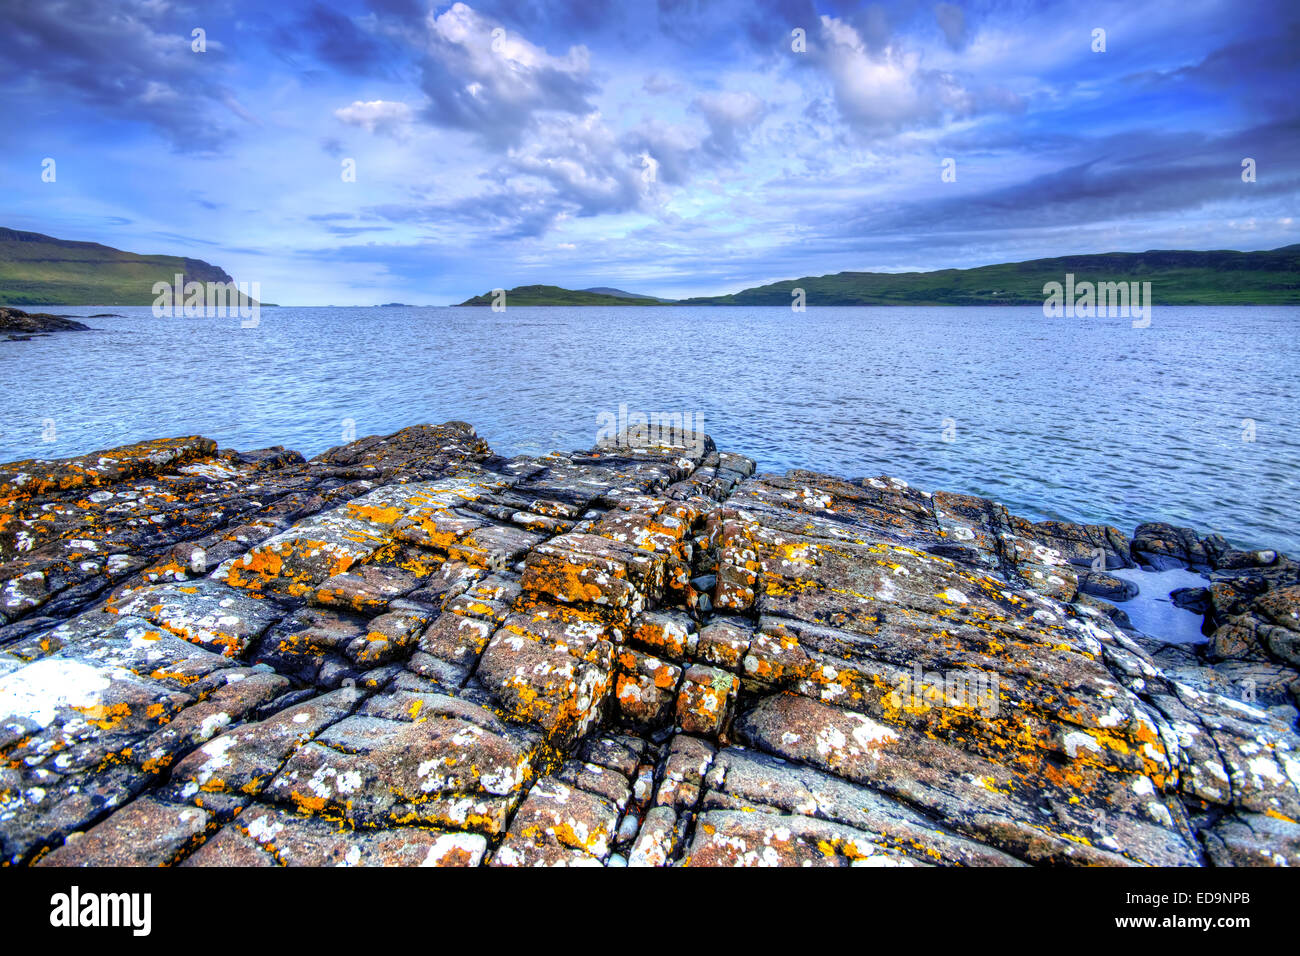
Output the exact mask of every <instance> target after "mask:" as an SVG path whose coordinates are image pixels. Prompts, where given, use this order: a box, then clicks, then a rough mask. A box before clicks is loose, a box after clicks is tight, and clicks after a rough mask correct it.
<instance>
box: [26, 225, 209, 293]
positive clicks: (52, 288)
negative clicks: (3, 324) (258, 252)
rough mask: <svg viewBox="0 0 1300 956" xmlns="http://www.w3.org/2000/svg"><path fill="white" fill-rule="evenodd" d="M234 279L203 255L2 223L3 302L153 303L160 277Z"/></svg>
mask: <svg viewBox="0 0 1300 956" xmlns="http://www.w3.org/2000/svg"><path fill="white" fill-rule="evenodd" d="M178 273H179V274H181V275H183V276H184V277H185V279H184V281H185V282H190V281H194V282H204V283H206V282H230V281H231V278H230V276H229V275H227V274H226V272H225V270H224V269H220V268H218V267H217V266H214V265H212V264H211V263H208V262H204V261H203V260H202V259H189V258H185V257H182V256H164V255H137V254H135V253H133V252H123V251H122V250H120V249H114V248H112V247H110V246H102V245H100V244H99V243H97V242H75V241H73V240H69V239H55V238H53V237H52V236H44V235H41V234H40V233H38V232H19V231H18V230H16V229H4V228H0V305H152V304H153V301H154V294H153V285H154V283H155V282H167V283H169V284H170V283H172V282H174V281H175V278H176V275H177V274H178Z"/></svg>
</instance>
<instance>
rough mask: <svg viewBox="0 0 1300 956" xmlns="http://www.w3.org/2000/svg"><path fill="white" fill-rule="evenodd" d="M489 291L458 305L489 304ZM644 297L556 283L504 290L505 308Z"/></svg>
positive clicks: (634, 302)
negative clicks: (584, 290)
mask: <svg viewBox="0 0 1300 956" xmlns="http://www.w3.org/2000/svg"><path fill="white" fill-rule="evenodd" d="M492 300H493V296H492V293H491V292H485V293H483V294H482V295H476V296H474V297H473V298H472V299H466V300H465V301H464V302H461V303H460V305H491V304H492ZM649 304H651V303H648V302H646V301H645V300H644V299H628V298H625V297H623V296H620V295H607V294H606V293H603V292H583V291H581V290H579V289H562V288H560V287H559V286H558V285H520V286H515V287H514V288H513V289H507V290H506V308H509V307H510V306H512V305H649Z"/></svg>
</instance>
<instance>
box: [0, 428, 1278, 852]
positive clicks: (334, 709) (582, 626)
mask: <svg viewBox="0 0 1300 956" xmlns="http://www.w3.org/2000/svg"><path fill="white" fill-rule="evenodd" d="M691 437H692V440H691V441H689V442H683V443H682V444H681V445H667V446H666V445H659V446H647V445H644V444H643V443H633V445H628V444H627V443H626V442H624V443H618V442H604V443H602V444H599V445H597V447H595V448H593V449H591V450H590V451H586V452H574V453H569V454H559V453H553V454H550V455H546V456H543V457H525V456H521V457H517V458H512V459H504V458H501V457H498V456H496V455H494V454H493V453H492V451H491V449H490V448H489V447H488V446H487V444H486V443H485V442H483V441H482V440H481V439H479V438H478V437H477V436H476V435H475V433H474V431H473V429H472V428H470V427H469V426H468V425H465V424H463V423H458V422H451V423H448V424H445V425H442V426H438V427H432V426H418V427H413V428H408V429H404V430H403V431H400V432H397V433H396V434H394V435H390V436H387V437H370V438H365V439H362V440H359V441H356V442H353V443H351V444H349V445H345V446H341V447H339V448H335V449H332V450H330V451H328V452H326V453H324V454H322V455H319V456H317V457H316V458H314V459H312V460H310V461H305V460H304V459H303V458H302V457H301V456H300V455H298V454H296V453H294V452H291V451H286V450H284V449H283V448H278V447H276V448H269V449H263V450H260V451H255V452H246V453H238V452H233V451H222V450H218V448H217V447H216V445H215V444H214V443H213V442H212V441H210V440H207V439H203V438H181V439H172V440H166V441H157V442H147V443H143V444H138V445H131V446H127V447H124V448H118V449H113V450H111V451H105V452H100V453H96V454H91V455H86V456H82V457H80V458H73V459H67V460H61V461H24V462H18V463H15V464H10V465H2V466H0V616H2V619H0V624H2V626H0V857H2V858H3V860H4V861H6V862H7V863H11V864H22V863H28V864H30V863H35V864H38V865H81V864H119V865H120V864H132V865H156V864H180V865H185V866H204V865H214V864H216V865H240V866H269V865H313V864H325V863H351V864H417V863H422V864H437V865H479V864H486V865H494V866H521V865H534V864H561V865H579V866H602V865H605V866H611V865H631V866H663V865H690V866H712V865H737V864H741V865H773V864H774V865H802V864H814V865H831V866H842V865H880V866H909V865H1005V866H1019V865H1025V864H1107V865H1112V864H1113V865H1132V864H1157V865H1206V864H1211V865H1240V864H1246V865H1253V864H1284V863H1287V864H1291V865H1295V864H1298V863H1300V824H1297V822H1296V821H1297V820H1300V789H1298V787H1300V753H1298V748H1300V738H1298V737H1297V735H1296V732H1295V718H1296V710H1295V704H1296V694H1297V689H1298V688H1300V684H1298V683H1297V672H1296V667H1297V664H1300V654H1298V653H1297V651H1298V650H1300V644H1298V642H1297V637H1300V568H1298V567H1297V565H1296V563H1295V562H1293V561H1291V560H1290V559H1289V558H1287V557H1286V556H1285V555H1280V554H1277V553H1275V552H1243V551H1237V550H1234V549H1232V548H1231V547H1229V546H1228V545H1227V543H1226V542H1223V541H1222V539H1201V538H1199V537H1198V536H1196V535H1195V534H1194V533H1192V532H1189V531H1186V529H1174V528H1169V527H1168V526H1164V525H1144V526H1143V527H1142V528H1141V529H1139V530H1138V533H1137V534H1136V536H1135V537H1134V538H1133V539H1132V540H1130V539H1129V538H1128V537H1127V536H1125V535H1124V534H1122V533H1121V532H1120V531H1118V530H1117V529H1115V528H1110V527H1101V526H1091V525H1089V526H1081V525H1071V524H1065V523H1060V522H1042V523H1038V524H1034V523H1031V522H1029V521H1026V520H1024V519H1022V518H1018V517H1016V516H1014V515H1010V514H1008V513H1007V512H1006V510H1005V509H1004V508H1002V507H1001V506H999V505H997V504H995V503H994V502H991V501H988V500H986V499H983V498H976V497H971V496H967V495H961V494H949V493H945V492H936V493H934V494H926V493H923V492H921V491H918V490H915V489H913V488H910V487H908V486H907V485H906V484H905V483H903V482H901V481H898V480H895V479H891V478H866V479H854V480H844V479H841V478H836V477H833V476H830V475H823V474H815V473H811V472H804V471H795V472H790V473H788V474H786V475H783V476H781V475H768V474H762V475H755V474H754V462H752V461H751V460H750V459H748V458H745V457H743V456H740V455H736V454H729V453H725V452H719V451H717V450H716V448H715V447H714V445H713V442H712V441H710V440H708V439H707V438H703V436H691ZM697 437H699V438H701V439H702V440H699V441H696V440H694V439H695V438H697ZM1103 561H1104V564H1105V566H1106V567H1110V568H1115V567H1121V566H1132V565H1133V564H1134V563H1135V562H1137V563H1141V564H1144V565H1148V566H1167V565H1168V563H1169V562H1173V563H1175V564H1182V565H1194V566H1197V567H1200V568H1202V569H1204V570H1206V571H1207V572H1209V573H1210V577H1211V582H1210V586H1208V587H1207V588H1206V589H1205V593H1203V594H1197V595H1191V596H1190V597H1189V598H1188V600H1189V601H1199V602H1200V604H1201V606H1203V607H1204V609H1205V613H1206V615H1207V627H1211V628H1213V632H1212V637H1211V640H1210V642H1209V643H1208V644H1207V645H1206V646H1205V647H1204V648H1203V649H1201V650H1199V651H1196V650H1192V649H1188V648H1186V647H1173V646H1167V645H1162V644H1159V643H1157V642H1154V641H1150V640H1146V639H1143V638H1141V637H1139V636H1136V635H1134V634H1131V633H1127V632H1125V631H1124V630H1123V629H1121V627H1119V626H1118V625H1117V623H1116V620H1117V619H1120V620H1121V621H1122V615H1121V614H1119V613H1118V612H1117V610H1116V609H1115V608H1114V606H1113V605H1110V604H1108V603H1107V602H1106V601H1105V600H1102V599H1100V598H1099V597H1097V596H1096V594H1097V593H1098V590H1099V589H1100V593H1107V592H1106V591H1105V588H1107V587H1108V586H1110V585H1109V583H1108V582H1107V581H1106V580H1105V578H1106V577H1108V576H1107V575H1105V574H1104V571H1101V570H1093V569H1094V568H1100V567H1101V565H1102V563H1103ZM1081 577H1082V578H1083V579H1084V583H1085V585H1087V586H1088V587H1089V590H1090V591H1093V592H1094V593H1085V592H1083V591H1081V590H1080V579H1081ZM1111 580H1112V581H1114V580H1116V579H1114V578H1112V579H1111ZM1121 584H1122V582H1121Z"/></svg>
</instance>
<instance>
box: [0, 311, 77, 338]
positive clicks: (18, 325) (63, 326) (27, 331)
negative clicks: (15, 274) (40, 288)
mask: <svg viewBox="0 0 1300 956" xmlns="http://www.w3.org/2000/svg"><path fill="white" fill-rule="evenodd" d="M89 331H90V326H88V325H83V324H81V323H80V322H77V321H74V320H73V319H65V318H63V316H60V315H50V314H49V313H48V312H30V313H29V312H24V311H23V310H22V309H12V308H8V307H6V306H0V335H4V336H5V337H6V338H7V339H9V340H10V341H14V340H18V341H22V340H24V339H30V338H31V337H32V336H34V335H45V334H47V333H50V332H89Z"/></svg>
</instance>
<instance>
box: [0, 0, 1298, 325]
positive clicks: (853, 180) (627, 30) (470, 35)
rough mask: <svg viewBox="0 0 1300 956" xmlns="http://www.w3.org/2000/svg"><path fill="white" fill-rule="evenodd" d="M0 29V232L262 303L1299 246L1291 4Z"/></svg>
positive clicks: (1197, 1)
mask: <svg viewBox="0 0 1300 956" xmlns="http://www.w3.org/2000/svg"><path fill="white" fill-rule="evenodd" d="M0 15H2V17H3V23H4V29H3V30H0V66H2V67H3V69H0V97H3V99H2V102H3V104H4V105H3V111H4V120H5V122H4V128H5V130H6V148H5V149H4V150H3V151H0V183H2V184H3V192H2V193H0V195H2V196H3V205H2V206H0V212H2V213H3V215H2V216H0V225H6V226H10V227H12V228H16V229H26V230H33V231H37V232H44V233H48V234H51V235H55V236H59V237H61V238H70V239H84V240H91V241H96V242H103V243H106V244H109V245H112V246H116V247H118V248H122V249H127V250H130V251H132V252H147V253H170V254H174V255H188V256H194V257H197V258H202V259H207V260H209V261H211V262H214V263H216V264H218V265H220V266H222V267H224V268H225V269H226V270H227V271H229V272H230V273H232V274H233V275H234V276H235V277H236V278H238V279H242V280H245V281H258V282H260V283H261V288H262V292H263V298H264V299H265V300H267V301H274V302H280V303H282V304H304V305H317V304H321V305H323V304H339V305H352V304H358V305H368V304H373V303H379V302H387V301H402V302H414V303H419V304H426V303H427V304H445V303H448V302H452V301H459V300H461V299H463V298H465V297H468V296H469V295H472V294H475V293H479V292H483V291H485V290H488V289H491V288H494V287H511V286H514V285H520V284H525V283H535V282H544V283H553V284H559V285H567V286H570V287H578V288H580V287H585V286H592V285H614V286H619V287H621V288H625V289H629V290H632V291H639V292H648V293H653V294H658V295H665V296H679V295H689V294H709V293H719V292H727V291H735V290H737V289H739V288H743V287H745V286H749V285H755V284H758V283H761V282H766V281H773V280H776V279H782V278H793V277H795V276H800V275H809V274H823V273H830V272H838V271H841V270H881V271H900V270H911V269H935V268H945V267H951V266H958V267H961V266H975V265H982V264H986V263H990V262H1001V261H1008V260H1016V259H1029V258H1036V257H1040V256H1047V255H1059V254H1065V253H1083V252H1105V251H1114V250H1125V251H1134V250H1143V249H1150V248H1192V249H1222V248H1231V249H1268V248H1274V247H1277V246H1281V245H1286V244H1289V243H1293V242H1300V228H1298V227H1297V223H1296V222H1295V221H1294V219H1293V216H1294V214H1295V212H1296V197H1297V191H1298V190H1300V101H1298V98H1297V96H1296V90H1297V89H1300V82H1298V81H1300V69H1297V52H1296V51H1297V50H1300V7H1297V6H1296V5H1295V4H1294V3H1290V2H1277V3H1271V2H1259V3H1250V2H1246V3H1243V2H1219V0H1213V2H1207V0H1180V2H1178V3H1168V2H1151V0H1121V2H1102V3H1091V4H1088V3H1078V2H1073V0H1072V2H1061V3H1053V2H1039V3H1031V2H1009V3H1003V2H976V3H969V4H967V3H947V2H944V3H933V2H900V3H881V4H876V3H862V4H858V3H841V2H831V0H815V2H814V0H723V2H706V0H659V2H658V3H657V4H656V3H655V2H654V0H636V2H620V0H574V2H560V0H556V2H542V0H513V2H506V0H473V2H471V3H468V4H466V3H454V4H445V3H436V4H431V3H427V2H426V0H353V2H346V0H345V2H332V3H329V4H317V3H306V2H304V3H295V2H292V0H290V2H270V3H268V2H265V0H259V2H233V3H203V4H187V3H179V2H170V0H118V2H113V0H42V2H40V3H31V2H29V0H0ZM196 29H201V30H203V31H204V33H203V38H204V41H205V44H206V50H205V51H203V52H196V51H195V50H194V49H193V47H194V46H195V45H196V40H195V38H194V31H195V30H196ZM1098 29H1101V30H1104V31H1105V51H1104V52H1094V50H1093V46H1094V45H1095V41H1094V31H1095V30H1098ZM796 31H801V32H796ZM47 157H48V158H53V159H54V160H55V162H56V180H55V182H53V183H48V182H42V180H41V169H42V161H43V160H44V159H46V158H47ZM1246 157H1250V158H1252V159H1254V160H1255V161H1256V165H1257V181H1256V182H1254V183H1244V182H1243V181H1242V177H1241V163H1242V160H1243V158H1246ZM946 159H952V160H953V161H954V166H953V168H954V169H955V173H956V177H955V182H945V181H943V178H942V175H941V174H942V171H943V163H944V160H946ZM349 161H350V163H351V165H352V167H353V168H355V181H354V182H349V181H345V169H346V168H348V167H349Z"/></svg>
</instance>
